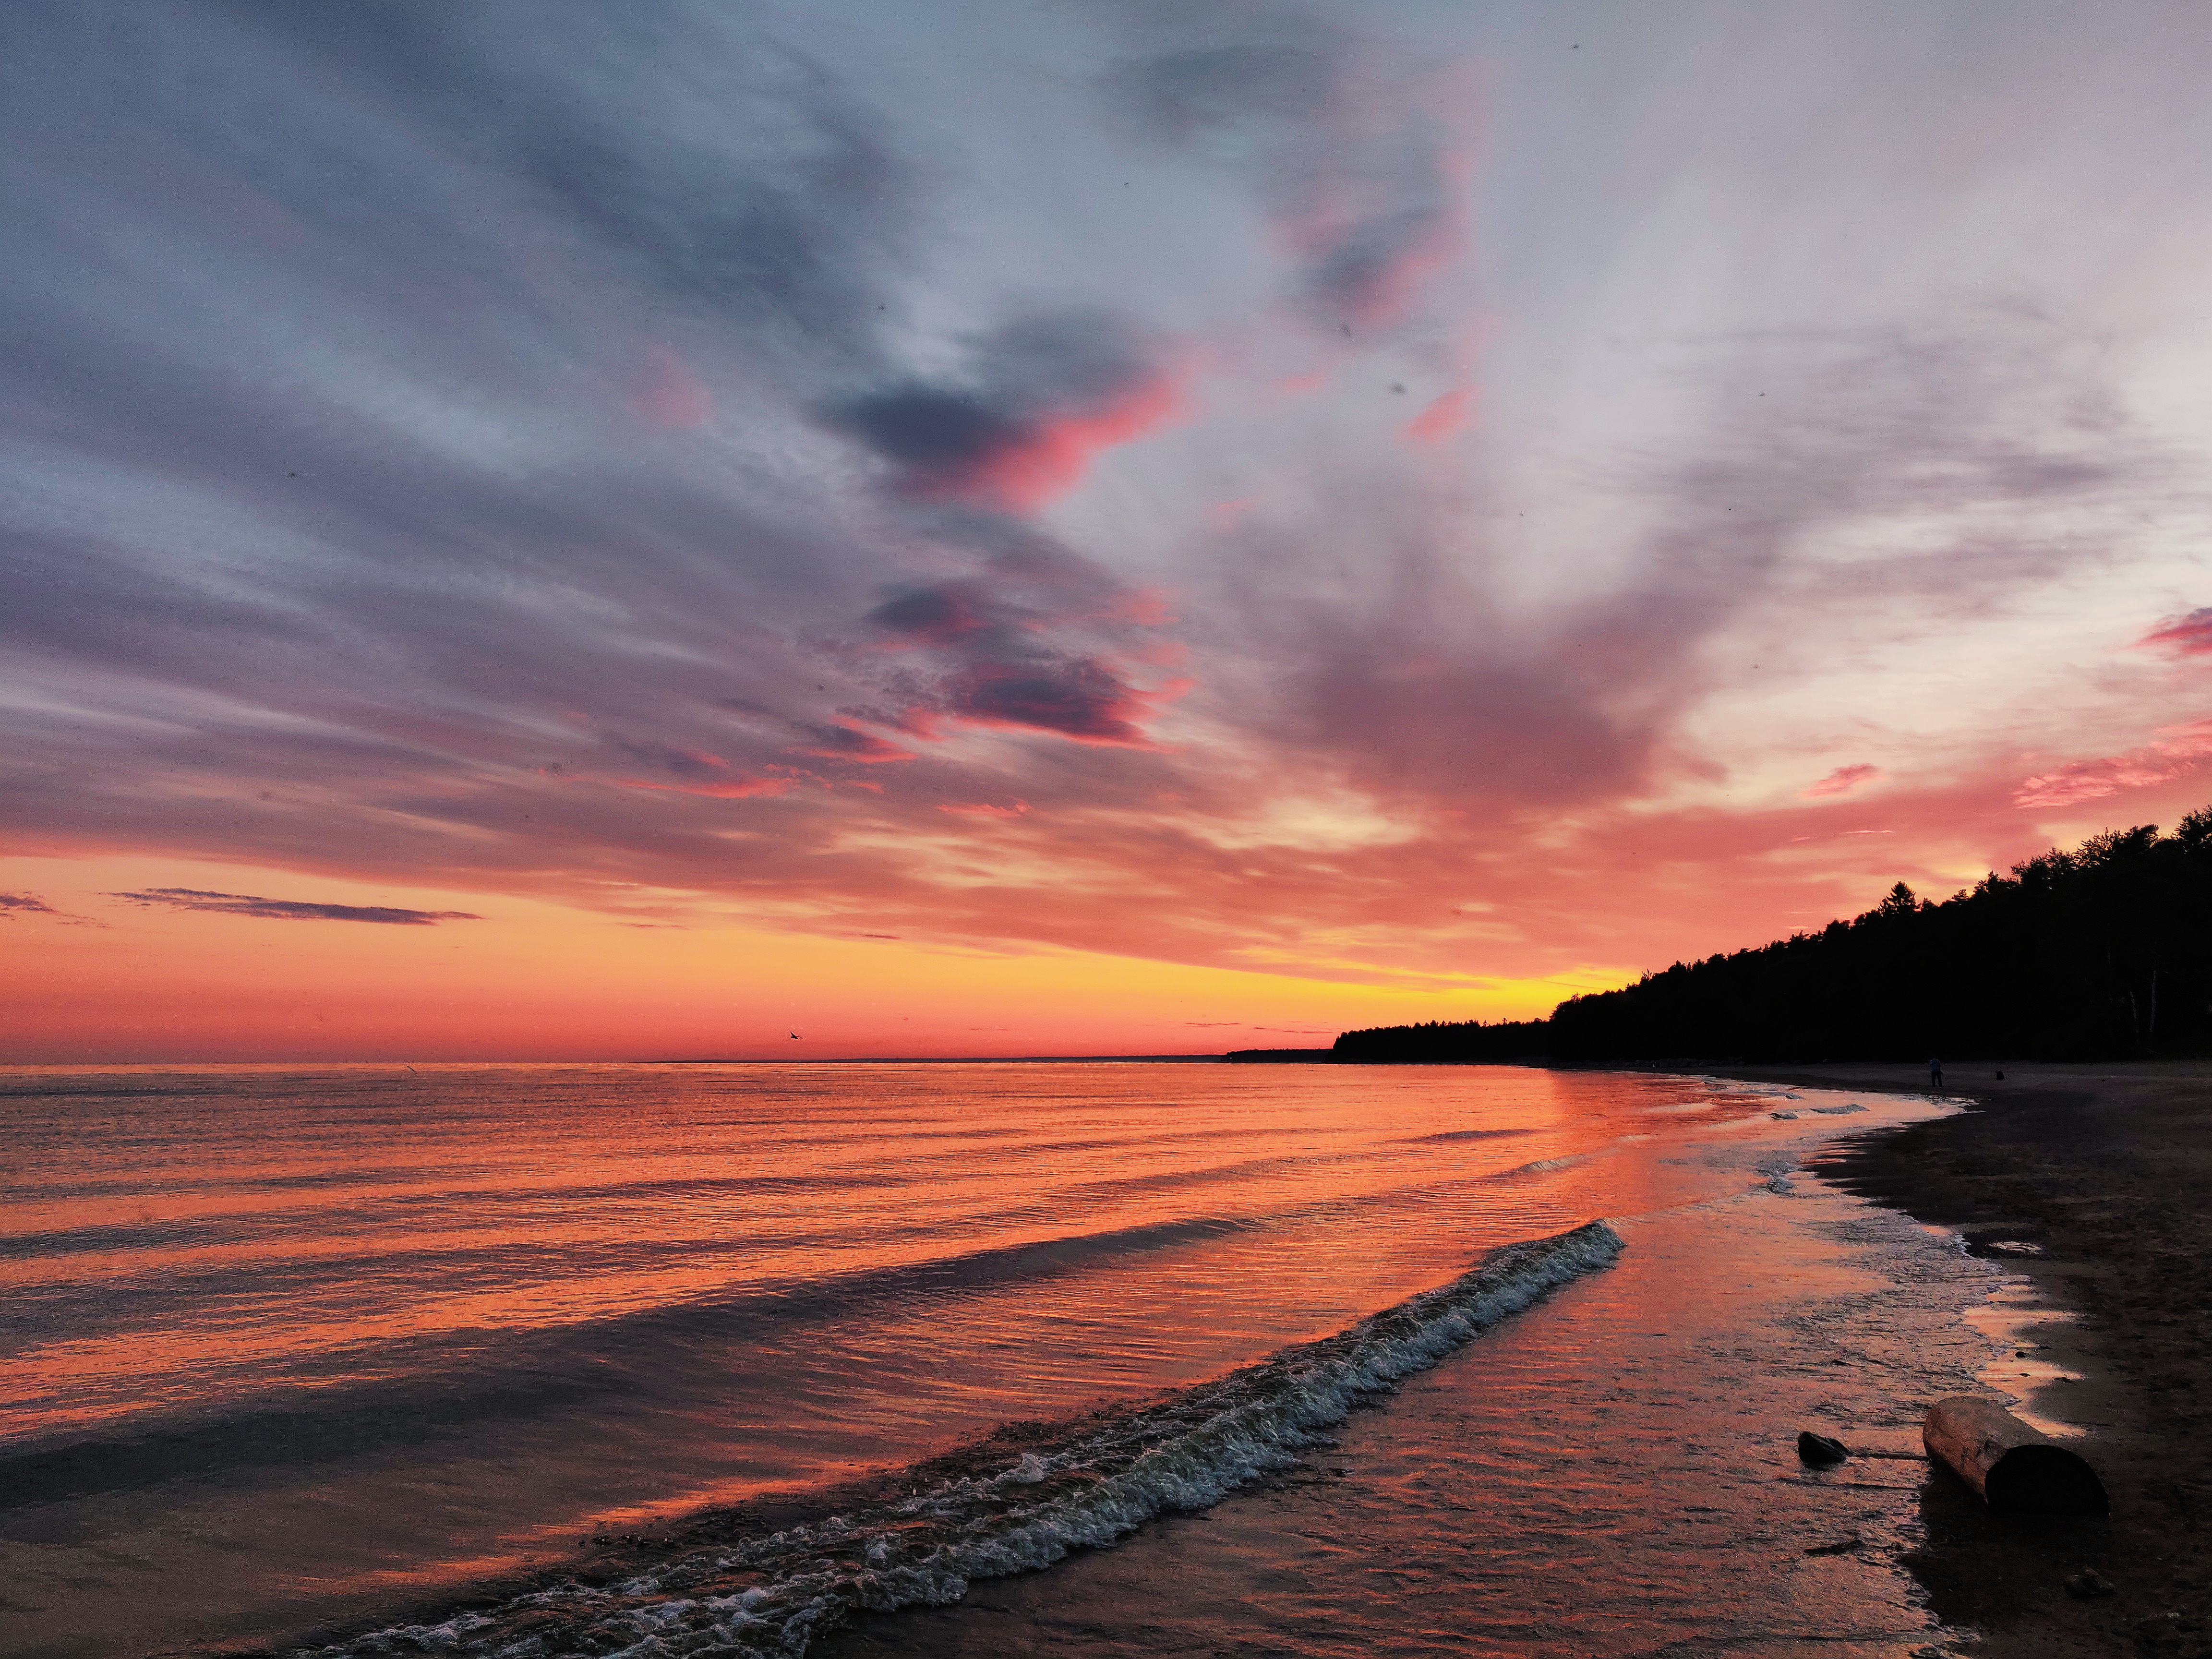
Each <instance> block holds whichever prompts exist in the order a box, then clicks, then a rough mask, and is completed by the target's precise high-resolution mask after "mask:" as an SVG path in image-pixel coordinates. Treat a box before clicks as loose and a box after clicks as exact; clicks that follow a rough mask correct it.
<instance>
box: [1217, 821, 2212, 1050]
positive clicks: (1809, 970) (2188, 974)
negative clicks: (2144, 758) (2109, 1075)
mask: <svg viewBox="0 0 2212 1659" xmlns="http://www.w3.org/2000/svg"><path fill="white" fill-rule="evenodd" d="M1266 1052H1267V1051H1255V1052H1253V1053H1251V1054H1250V1057H1251V1058H1254V1059H1257V1058H1261V1056H1262V1054H1265V1053H1266ZM1288 1052H1289V1051H1285V1057H1287V1054H1288ZM2205 1053H2212V807H2207V808H2205V809H2203V810H2202V811H2196V812H2191V814H2190V815H2189V816H2188V817H2185V818H2184V819H2183V820H2182V821H2181V824H2180V827H2179V829H2177V830H2176V831H2175V832H2174V833H2173V834H2172V835H2171V836H2161V835H2160V834H2159V833H2158V827H2157V826H2156V825H2155V824H2148V823H2146V824H2139V825H2137V826H2136V828H2134V829H2111V830H2106V832H2105V833H2103V834H2102V835H2097V836H2090V837H2089V839H2088V840H2087V841H2085V842H2082V843H2081V845H2080V846H2079V847H2076V848H2072V849H2071V850H2070V851H2062V850H2060V849H2059V848H2052V849H2051V851H2050V852H2048V853H2045V854H2042V855H2041V856H2040V857H2038V858H2032V859H2029V860H2027V861H2026V862H2025V863H2022V864H2017V865H2015V866H2013V869H2012V873H2011V874H2009V875H2006V876H2000V875H1996V874H1994V873H1992V874H1990V876H1988V877H1986V878H1984V879H1983V880H1982V881H1980V882H1979V883H1978V884H1976V885H1975V886H1973V887H1972V888H1971V889H1968V890H1964V891H1961V892H1959V893H1956V894H1954V895H1953V896H1951V897H1949V898H1948V899H1944V900H1942V901H1940V902H1937V901H1933V900H1927V899H1922V898H1920V897H1918V896H1916V895H1915V894H1914V893H1913V891H1912V890H1911V888H1910V887H1907V886H1906V885H1905V884H1904V883H1903V882H1899V883H1898V884H1897V885H1896V886H1894V887H1893V888H1892V889H1891V890H1890V891H1889V896H1887V898H1885V899H1883V900H1882V902H1881V903H1880V904H1877V905H1876V906H1875V908H1873V909H1871V910H1869V911H1868V912H1867V913H1866V914H1865V915H1860V916H1855V917H1853V918H1852V919H1851V920H1850V921H1832V922H1830V923H1829V924H1828V925H1827V926H1826V927H1823V928H1821V929H1820V931H1819V932H1818V933H1793V934H1792V935H1790V937H1789V938H1788V939H1777V940H1776V941H1775V942H1774V943H1772V944H1771V945H1759V946H1758V947H1756V948H1755V949H1752V950H1747V951H1734V952H1732V953H1729V954H1727V955H1720V956H1711V957H1705V959H1704V960H1703V961H1701V962H1678V963H1675V964H1674V966H1673V967H1671V968H1668V969H1666V970H1665V971H1664V972H1662V973H1656V974H1646V975H1644V977H1643V978H1642V979H1640V980H1638V981H1637V982H1636V983H1635V984H1633V985H1630V986H1626V987H1622V988H1621V989H1620V990H1618V991H1601V992H1598V993H1595V994H1592V995H1589V996H1578V997H1571V998H1569V999H1568V1000H1566V1001H1565V1002H1562V1003H1561V1004H1559V1006H1558V1007H1556V1008H1554V1009H1553V1011H1552V1014H1551V1018H1549V1019H1535V1020H1509V1021H1500V1022H1498V1023H1495V1024H1481V1023H1480V1022H1479V1021H1471V1020H1470V1021H1464V1022H1459V1023H1448V1022H1438V1021H1431V1023H1429V1024H1425V1025H1396V1026H1387V1027H1380V1028H1377V1029H1375V1030H1364V1031H1346V1032H1345V1033H1344V1034H1343V1035H1342V1036H1340V1037H1338V1038H1337V1040H1336V1044H1335V1047H1334V1048H1333V1049H1328V1050H1314V1051H1311V1054H1312V1057H1313V1058H1316V1059H1319V1058H1322V1057H1323V1056H1324V1055H1326V1056H1327V1057H1328V1058H1330V1059H1334V1060H1355V1061H1359V1060H1364V1061H1399V1062H1404V1061H1409V1060H1412V1061H1419V1060H1431V1061H1438V1060H1456V1061H1462V1062H1465V1061H1469V1060H1527V1059H1539V1058H1542V1059H1550V1060H1589V1061H1595V1060H1723V1059H1728V1060H1806V1061H1810V1060H1924V1059H1926V1058H1927V1057H1928V1056H1929V1055H1930V1054H1955V1055H1966V1054H1975V1055H1988V1056H1991V1057H2004V1056H2012V1057H2016V1058H2020V1059H2038V1060H2116V1059H2138V1058H2142V1057H2145V1056H2148V1055H2154V1054H2205Z"/></svg>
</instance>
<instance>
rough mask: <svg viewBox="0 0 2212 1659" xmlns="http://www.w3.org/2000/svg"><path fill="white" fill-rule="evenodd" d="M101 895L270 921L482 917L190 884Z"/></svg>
mask: <svg viewBox="0 0 2212 1659" xmlns="http://www.w3.org/2000/svg"><path fill="white" fill-rule="evenodd" d="M105 896H106V897H108V898H117V899H122V900H124V901H125V902H128V903H131V904H137V905H160V906H166V907H167V908H170V909H172V910H205V911H209V912H211V913H213V914H214V915H224V916H260V917H264V918H265V919H267V920H269V921H375V922H383V923H386V924H387V925H389V926H392V927H435V926H436V925H437V924H438V923H440V922H441V921H483V917H482V916H479V915H473V914H471V912H469V911H466V910H407V909H402V908H397V907H395V906H391V905H382V904H312V903H307V902H301V901H300V900H296V899H267V898H257V897H255V896H253V895H252V894H251V893H208V892H203V891H201V890H199V889H197V888H193V887H155V888H149V889H148V890H146V891H145V892H143V893H109V894H106V895H105Z"/></svg>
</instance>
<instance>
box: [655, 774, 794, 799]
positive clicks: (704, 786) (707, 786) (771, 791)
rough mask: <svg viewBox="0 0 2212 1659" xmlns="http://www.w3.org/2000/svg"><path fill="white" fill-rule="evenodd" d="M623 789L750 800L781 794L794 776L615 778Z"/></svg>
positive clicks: (790, 784) (791, 782)
mask: <svg viewBox="0 0 2212 1659" xmlns="http://www.w3.org/2000/svg"><path fill="white" fill-rule="evenodd" d="M797 781H798V780H797V779H795V778H726V779H717V780H716V781H714V782H711V783H653V782H650V781H647V780H646V779H643V778H617V780H616V782H617V785H618V786H619V787H622V788H624V789H658V790H663V791H665V792H666V793H670V794H676V795H708V796H712V797H713V798H714V799H717V800H750V799H753V798H754V797H755V796H757V795H781V794H782V793H784V792H785V791H787V790H788V789H789V788H790V787H791V786H792V785H793V783H795V782H797Z"/></svg>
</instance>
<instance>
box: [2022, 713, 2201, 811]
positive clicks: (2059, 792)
mask: <svg viewBox="0 0 2212 1659" xmlns="http://www.w3.org/2000/svg"><path fill="white" fill-rule="evenodd" d="M2208 755H2212V720H2191V722H2190V723H2189V724H2187V725H2186V726H2163V727H2161V728H2160V735H2159V737H2158V738H2155V739H2154V740H2153V741H2152V742H2150V743H2148V744H2145V745H2144V746H2143V747H2142V748H2141V749H2132V750H2129V751H2128V752H2127V753H2126V754H2124V755H2112V756H2109V757H2106V758H2104V759H2101V760H2087V761H2075V762H2074V763H2071V764H2069V765H2066V766H2062V767H2060V768H2059V769H2057V771H2055V772H2046V773H2045V774H2043V775H2040V776H2039V777H2033V778H2028V779H2026V780H2024V781H2022V782H2021V786H2020V787H2019V789H2018V790H2017V791H2015V793H2014V795H2013V804H2014V805H2016V806H2071V805H2074V804H2075V803H2076V802H2077V801H2085V800H2097V799H2101V798H2102V797H2104V796H2106V795H2117V794H2118V793H2120V791H2121V790H2123V789H2140V788H2142V787H2144V786H2145V785H2147V784H2154V783H2165V782H2166V781H2169V780H2171V779H2173V778H2178V777H2180V776H2182V775H2184V774H2185V773H2189V772H2193V771H2195V770H2196V769H2197V762H2198V761H2200V760H2202V759H2203V758H2204V757H2206V756H2208Z"/></svg>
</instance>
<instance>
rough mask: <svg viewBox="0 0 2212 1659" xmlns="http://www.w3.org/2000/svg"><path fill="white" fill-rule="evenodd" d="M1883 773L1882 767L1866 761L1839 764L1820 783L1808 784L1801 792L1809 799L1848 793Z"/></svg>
mask: <svg viewBox="0 0 2212 1659" xmlns="http://www.w3.org/2000/svg"><path fill="white" fill-rule="evenodd" d="M1880 776H1881V768H1880V767H1879V766H1869V765H1867V764H1866V763H1864V762H1860V763H1857V764H1856V765H1852V766H1838V768H1837V769H1835V770H1834V771H1832V772H1831V773H1829V774H1828V775H1827V776H1826V777H1825V778H1822V779H1821V780H1820V781H1819V782H1818V783H1814V784H1808V785H1807V786H1806V787H1805V788H1804V789H1802V790H1801V791H1800V792H1799V793H1801V794H1802V795H1803V796H1804V797H1805V798H1806V799H1808V800H1817V799H1820V797H1821V796H1823V795H1847V794H1849V793H1850V792H1851V791H1852V790H1854V789H1856V788H1857V787H1859V786H1860V785H1861V784H1863V783H1868V782H1871V781H1873V780H1874V779H1875V778H1878V777H1880Z"/></svg>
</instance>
